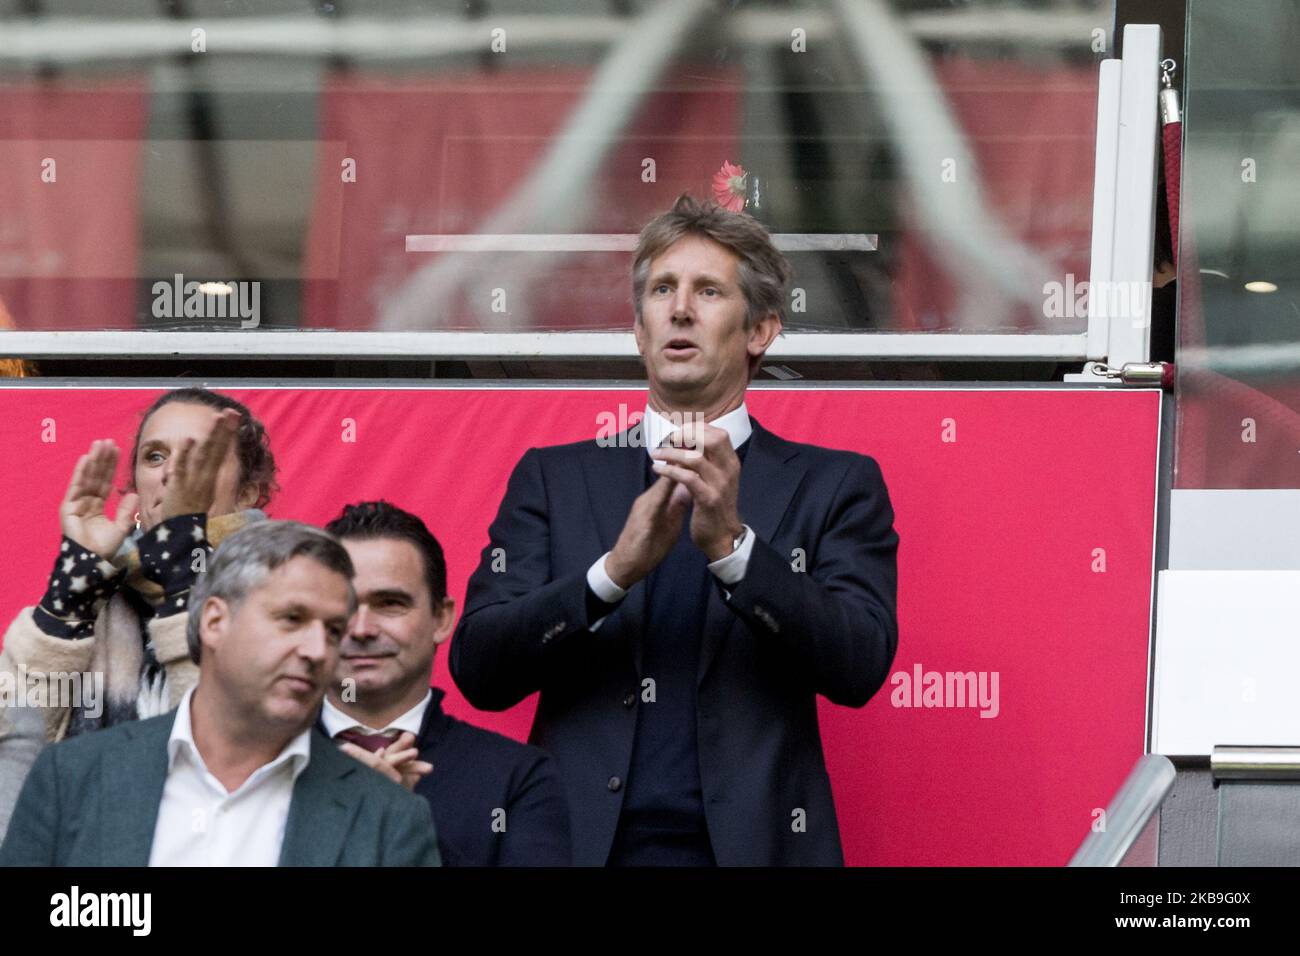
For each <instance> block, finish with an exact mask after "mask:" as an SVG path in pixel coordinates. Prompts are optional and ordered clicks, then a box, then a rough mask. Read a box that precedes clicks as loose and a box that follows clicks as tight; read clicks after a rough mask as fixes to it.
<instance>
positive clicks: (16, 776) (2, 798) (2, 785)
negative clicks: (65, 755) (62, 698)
mask: <svg viewBox="0 0 1300 956" xmlns="http://www.w3.org/2000/svg"><path fill="white" fill-rule="evenodd" d="M44 746H45V720H44V718H43V717H42V716H41V711H40V710H39V709H37V708H35V707H6V708H4V710H3V712H0V843H2V842H4V838H5V831H6V830H7V829H8V827H9V818H10V817H11V816H13V812H14V806H15V804H17V803H18V794H19V792H20V791H21V790H22V788H23V781H24V780H26V779H27V772H28V771H29V770H31V769H32V764H33V763H35V762H36V755H37V754H39V753H40V752H41V748H42V747H44Z"/></svg>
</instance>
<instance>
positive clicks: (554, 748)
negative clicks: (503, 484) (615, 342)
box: [450, 418, 898, 865]
mask: <svg viewBox="0 0 1300 956" xmlns="http://www.w3.org/2000/svg"><path fill="white" fill-rule="evenodd" d="M751 422H752V423H753V433H752V435H751V437H750V439H749V441H750V442H752V444H751V445H750V447H749V449H748V451H747V452H746V458H745V463H744V465H743V467H742V469H741V479H740V491H739V511H740V518H741V520H742V521H743V522H745V523H746V524H748V525H749V526H750V527H752V528H753V529H754V531H755V532H756V534H757V540H756V541H755V543H754V549H753V552H752V553H751V555H750V559H749V565H748V568H747V571H746V574H745V578H744V579H743V580H742V581H740V582H739V583H738V584H736V585H735V587H734V588H733V589H732V590H731V596H730V599H727V598H726V597H724V592H723V588H722V586H721V583H720V582H716V581H715V586H714V587H712V588H711V589H710V592H709V594H710V596H709V601H708V607H707V608H704V609H702V613H703V614H704V615H705V627H704V636H703V638H702V647H701V652H700V664H699V672H698V681H699V684H698V694H699V698H698V699H699V706H698V724H697V732H698V746H699V762H700V780H701V784H702V786H703V793H704V806H705V816H706V819H707V823H708V830H709V835H710V838H711V840H712V843H713V850H714V855H715V857H716V859H717V861H718V863H719V864H721V865H789V864H795V865H810V864H811V865H818V864H820V865H841V864H842V863H843V855H842V852H841V849H840V840H839V827H838V824H837V822H836V818H835V807H834V804H833V802H832V799H831V788H830V780H829V778H828V777H827V774H826V767H825V761H824V758H823V755H822V747H821V737H820V734H819V731H818V726H817V704H816V695H817V694H822V695H824V696H825V697H827V698H829V699H830V700H832V701H834V702H835V703H838V704H844V705H847V706H851V707H861V706H863V705H864V704H865V703H866V702H867V701H868V700H869V699H870V698H871V696H872V694H874V693H875V692H876V691H877V690H878V689H879V688H880V687H881V685H882V684H883V683H884V682H885V680H886V677H887V675H888V671H889V666H890V663H891V662H892V661H893V658H894V653H895V650H896V648H897V644H898V625H897V622H896V613H895V601H896V597H895V592H896V587H897V570H896V557H897V550H898V535H897V534H896V532H895V531H894V529H893V509H892V507H891V505H890V502H889V496H888V492H887V491H886V489H885V483H884V479H883V477H882V476H881V472H880V468H879V466H878V465H877V464H876V462H875V461H874V460H873V459H871V458H869V457H866V456H863V455H859V454H856V453H854V452H848V451H835V450H831V449H826V448H820V447H817V446H815V445H805V444H797V443H795V442H789V441H786V440H784V439H782V438H779V437H778V436H776V435H774V434H772V433H771V432H769V431H767V430H766V429H765V428H763V427H762V426H760V425H759V424H758V422H757V421H753V419H752V418H751ZM636 427H639V426H636ZM626 435H627V433H624V436H626ZM620 437H623V436H620ZM645 456H646V449H645V448H644V447H601V446H600V445H599V444H598V443H597V442H596V441H594V440H593V441H586V442H577V443H574V444H569V445H559V446H554V447H550V448H531V449H529V450H528V451H527V452H526V453H525V454H524V456H523V457H522V458H521V459H520V461H519V463H518V464H517V465H516V466H515V470H514V472H513V474H512V475H511V476H510V481H509V484H508V486H507V488H506V494H505V498H504V500H503V501H502V503H501V508H500V510H499V512H498V513H497V516H496V519H495V520H494V521H493V522H492V525H491V527H490V529H489V537H490V541H489V543H488V545H487V547H485V548H484V550H483V554H482V559H481V562H480V564H479V566H478V569H477V570H476V571H475V572H474V574H473V576H472V577H471V578H470V582H469V586H468V593H467V595H466V599H465V610H464V613H463V615H462V616H461V619H460V622H459V624H458V625H457V629H456V633H455V635H454V637H453V639H452V644H451V658H450V663H451V672H452V676H453V677H454V679H455V681H456V684H457V685H458V686H459V687H460V689H461V690H462V691H463V692H464V694H465V697H466V698H467V699H468V700H469V701H470V703H472V704H473V705H474V706H476V707H480V708H484V709H488V710H503V709H505V708H508V707H511V706H513V705H515V704H517V703H518V702H519V701H521V700H523V699H524V698H525V697H527V696H528V695H529V694H531V693H533V692H534V691H538V690H540V691H541V698H540V700H539V702H538V707H537V716H536V718H535V721H534V723H533V730H532V735H531V737H530V738H529V739H530V741H531V742H533V743H535V744H537V745H538V746H540V747H542V748H543V749H545V750H546V751H547V752H548V753H550V754H551V755H552V756H554V757H555V759H556V760H557V761H558V762H559V765H560V772H561V775H562V776H563V778H564V782H565V786H566V789H567V791H568V797H569V807H570V810H571V813H572V820H573V843H574V862H575V863H578V864H580V865H602V864H604V863H605V861H606V859H607V857H608V855H609V850H610V846H611V844H612V842H613V838H614V834H615V829H616V827H617V825H618V819H619V812H620V808H621V805H622V801H623V795H624V793H625V792H626V788H625V787H623V786H622V785H621V783H622V780H625V779H626V777H627V773H628V767H629V764H630V760H631V755H632V742H633V736H634V733H635V729H636V707H638V706H654V705H653V704H651V705H646V704H642V703H641V702H640V701H641V697H640V691H641V683H640V681H641V678H642V676H643V675H642V673H641V664H640V662H641V648H642V642H643V635H642V627H643V622H644V620H645V615H646V608H647V601H646V582H645V581H644V580H643V581H641V582H638V583H637V584H636V585H634V586H633V587H632V588H631V589H630V590H629V592H628V594H627V596H626V597H625V598H624V599H623V601H622V602H621V603H620V604H619V605H618V608H617V610H615V611H614V612H613V613H612V614H611V615H610V616H609V617H608V618H607V619H606V620H605V622H604V623H603V624H602V625H601V626H600V628H599V630H597V631H595V632H592V631H591V630H590V629H589V624H590V621H589V620H588V614H589V605H588V592H589V589H588V588H587V584H586V574H587V569H588V567H589V566H590V565H591V563H592V562H593V561H595V560H596V558H598V557H599V556H600V555H601V554H603V553H604V552H605V551H608V550H609V549H611V548H612V547H613V546H614V541H615V540H616V538H617V537H618V534H619V531H620V529H621V528H622V526H623V522H624V521H625V520H626V517H627V514H628V510H629V509H630V507H631V505H632V502H633V500H634V499H635V498H636V496H637V495H639V494H640V493H641V492H642V491H643V490H644V487H645V484H644V459H645ZM496 548H501V549H504V550H503V552H502V553H503V555H504V559H505V567H504V570H497V569H494V567H493V564H494V558H495V557H497V555H494V549H496ZM797 549H798V550H797ZM800 561H802V564H801V563H800ZM497 565H498V568H499V565H500V562H499V561H498V562H497ZM863 745H864V746H869V742H865V741H864V744H863ZM848 809H849V810H850V812H855V813H858V812H861V813H866V812H870V808H869V807H852V808H848Z"/></svg>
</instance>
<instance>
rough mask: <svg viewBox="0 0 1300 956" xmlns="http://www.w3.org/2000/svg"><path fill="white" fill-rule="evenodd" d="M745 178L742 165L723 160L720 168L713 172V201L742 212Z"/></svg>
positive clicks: (723, 206)
mask: <svg viewBox="0 0 1300 956" xmlns="http://www.w3.org/2000/svg"><path fill="white" fill-rule="evenodd" d="M745 179H746V176H745V170H744V167H741V166H737V165H736V164H735V163H731V162H727V161H725V160H724V161H723V163H722V168H721V169H719V170H718V171H717V172H716V173H714V174H713V200H714V202H716V203H717V204H718V205H719V206H721V207H722V208H724V209H730V210H731V211H732V212H742V211H743V210H744V208H745V188H746V184H745Z"/></svg>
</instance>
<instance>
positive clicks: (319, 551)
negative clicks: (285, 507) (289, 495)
mask: <svg viewBox="0 0 1300 956" xmlns="http://www.w3.org/2000/svg"><path fill="white" fill-rule="evenodd" d="M297 557H308V558H312V559H313V560H315V561H318V562H320V563H321V564H322V565H324V566H325V567H327V568H329V570H331V571H335V572H337V573H338V574H341V575H343V577H345V578H347V579H348V580H349V582H350V581H351V579H352V578H354V577H355V576H356V569H355V568H353V566H352V559H351V558H349V557H348V552H347V549H345V548H344V547H343V545H342V544H340V543H339V541H338V539H337V538H335V537H334V536H333V535H332V534H330V533H329V532H327V531H322V530H321V529H320V528H313V527H312V526H311V525H309V524H304V523H303V522H301V521H271V520H263V521H254V522H252V523H251V524H248V525H245V526H244V527H243V528H240V529H239V530H238V531H236V532H235V533H234V534H232V535H231V536H230V537H229V538H227V539H226V540H225V541H223V542H221V547H219V548H217V551H216V554H214V555H213V557H212V560H211V562H210V563H209V565H208V569H207V570H206V571H204V572H202V573H201V574H199V576H198V579H197V580H196V581H195V583H194V587H193V588H192V589H191V590H190V605H189V622H188V629H187V630H186V635H185V636H186V639H187V640H188V642H189V647H190V659H191V660H193V661H194V663H196V664H197V663H199V655H200V654H201V653H202V650H203V645H202V642H201V641H200V640H199V619H200V617H201V616H202V614H203V605H204V604H205V603H206V602H207V600H208V598H210V597H218V598H221V599H222V600H223V601H225V602H226V603H227V604H229V605H230V607H231V610H232V612H233V611H237V610H238V609H239V605H240V604H242V603H243V601H244V598H246V597H248V595H249V593H250V592H252V591H254V590H256V589H257V588H259V587H261V586H262V584H263V583H264V582H265V581H266V579H267V578H268V577H269V576H270V575H271V572H273V571H274V570H275V569H276V568H278V567H280V566H281V565H284V564H288V563H289V562H290V561H292V560H293V559H294V558H297ZM356 609H357V597H356V592H355V591H353V590H352V588H351V587H350V586H349V588H348V614H349V615H350V614H352V613H353V612H355V611H356Z"/></svg>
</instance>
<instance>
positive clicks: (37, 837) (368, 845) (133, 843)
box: [0, 710, 438, 866]
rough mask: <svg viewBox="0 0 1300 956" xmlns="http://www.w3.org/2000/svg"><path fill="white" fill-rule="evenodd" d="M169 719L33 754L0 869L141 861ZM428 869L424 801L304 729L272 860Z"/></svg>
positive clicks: (157, 796)
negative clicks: (301, 759)
mask: <svg viewBox="0 0 1300 956" xmlns="http://www.w3.org/2000/svg"><path fill="white" fill-rule="evenodd" d="M175 718H176V711H174V710H173V711H172V712H171V713H169V714H163V715H162V716H160V717H153V718H150V719H149V720H139V721H131V722H130V723H126V724H119V725H118V726H116V727H112V728H109V729H107V730H100V731H96V732H95V733H92V734H84V735H81V736H78V737H72V738H69V739H68V740H65V741H63V742H61V743H57V744H53V745H51V746H49V747H46V748H45V749H44V750H43V751H41V755H40V756H39V757H37V758H36V763H35V764H34V765H33V767H32V770H31V773H30V774H29V775H28V777H27V782H26V784H24V785H23V791H22V794H21V795H20V796H19V798H18V806H17V807H16V808H15V809H14V816H13V819H12V820H11V821H10V824H9V833H8V835H7V836H6V838H5V842H4V845H3V846H0V866H148V864H149V853H150V851H151V850H152V848H153V834H154V828H155V826H156V824H157V821H158V807H159V804H160V803H161V802H162V794H163V785H164V784H165V783H166V780H167V738H168V737H169V736H171V731H172V723H173V722H174V721H175ZM437 865H438V847H437V837H436V834H435V833H434V830H433V825H432V821H431V820H430V818H429V807H428V804H426V803H425V802H424V801H423V800H420V799H418V798H417V797H415V796H414V795H413V794H410V793H408V792H407V791H405V790H403V789H402V788H401V787H399V786H398V785H397V784H395V783H393V782H391V781H389V780H387V779H385V778H384V777H382V776H381V775H380V774H378V773H376V772H375V771H373V770H371V769H370V768H368V767H366V766H364V765H363V764H361V763H360V762H359V761H357V760H354V759H353V758H352V757H349V756H348V755H347V754H345V753H342V752H340V751H339V750H338V748H337V747H335V746H334V744H333V743H332V742H331V741H330V740H328V739H327V738H326V737H325V736H324V735H323V734H320V733H317V732H316V731H313V732H312V739H311V759H310V760H309V761H308V762H307V766H306V768H305V769H304V770H303V772H302V773H301V774H299V775H298V779H297V780H296V781H295V782H294V787H293V799H292V801H291V803H290V804H289V819H288V821H287V825H286V827H285V833H284V843H283V845H282V846H281V850H280V866H437Z"/></svg>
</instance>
